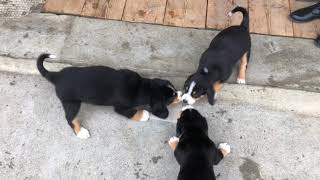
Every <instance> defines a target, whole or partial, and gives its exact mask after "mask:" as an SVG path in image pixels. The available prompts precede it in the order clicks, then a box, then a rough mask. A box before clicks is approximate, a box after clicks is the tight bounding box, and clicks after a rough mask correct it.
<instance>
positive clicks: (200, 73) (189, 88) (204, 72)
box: [182, 7, 251, 105]
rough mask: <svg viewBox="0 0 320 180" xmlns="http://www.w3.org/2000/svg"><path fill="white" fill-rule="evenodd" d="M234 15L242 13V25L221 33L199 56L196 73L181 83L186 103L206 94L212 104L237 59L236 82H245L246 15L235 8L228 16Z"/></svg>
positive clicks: (247, 43)
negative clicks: (238, 65) (237, 72)
mask: <svg viewBox="0 0 320 180" xmlns="http://www.w3.org/2000/svg"><path fill="white" fill-rule="evenodd" d="M236 12H241V13H242V14H243V20H242V23H241V24H240V25H239V26H231V27H228V28H226V29H224V30H222V31H221V32H220V33H219V34H218V35H217V36H216V37H215V38H214V39H213V40H212V42H211V44H210V46H209V48H208V49H207V50H206V51H205V52H204V53H203V54H202V56H201V59H200V63H199V66H198V69H197V71H196V72H195V73H194V74H192V75H190V76H189V77H188V79H187V80H186V82H185V84H184V94H183V96H182V99H183V101H184V102H185V103H188V104H193V103H195V102H196V100H197V99H199V98H200V97H202V96H204V95H207V97H208V102H209V103H210V104H211V105H213V104H214V102H215V99H216V97H217V93H219V92H220V90H221V87H222V83H224V82H225V81H227V80H228V78H229V77H230V75H231V73H232V69H233V67H234V66H235V65H236V64H237V62H238V61H239V60H240V59H241V62H240V68H239V74H238V78H237V83H239V84H245V83H246V68H247V64H248V62H249V58H250V49H251V39H250V34H249V16H248V12H247V10H246V9H244V8H242V7H236V8H235V9H233V10H232V11H231V12H230V13H229V15H230V16H231V15H232V14H233V13H236Z"/></svg>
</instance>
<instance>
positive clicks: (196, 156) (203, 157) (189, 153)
mask: <svg viewBox="0 0 320 180" xmlns="http://www.w3.org/2000/svg"><path fill="white" fill-rule="evenodd" d="M169 145H170V147H171V148H172V150H174V155H175V158H176V160H177V161H178V163H179V165H180V172H179V175H178V180H214V179H216V178H215V174H214V171H213V165H217V164H218V163H219V162H220V161H221V160H222V159H223V157H224V156H226V155H227V154H229V153H230V146H229V145H228V144H227V143H221V144H219V147H218V148H217V147H216V145H215V144H214V142H212V141H211V140H210V138H209V137H208V124H207V121H206V119H205V118H204V117H203V116H201V114H200V113H199V112H198V111H197V110H195V109H193V108H192V107H191V106H186V107H184V108H183V109H182V112H181V115H180V118H179V119H178V121H177V126H176V136H175V137H172V138H170V140H169Z"/></svg>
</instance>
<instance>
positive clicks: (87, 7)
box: [81, 0, 99, 17]
mask: <svg viewBox="0 0 320 180" xmlns="http://www.w3.org/2000/svg"><path fill="white" fill-rule="evenodd" d="M98 3H99V0H86V2H85V3H84V6H83V8H82V11H81V15H82V16H89V17H92V16H95V15H96V11H97V8H98Z"/></svg>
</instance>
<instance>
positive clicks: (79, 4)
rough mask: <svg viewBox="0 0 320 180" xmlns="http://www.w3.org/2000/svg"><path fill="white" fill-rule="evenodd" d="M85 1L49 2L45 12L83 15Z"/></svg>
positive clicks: (50, 0)
mask: <svg viewBox="0 0 320 180" xmlns="http://www.w3.org/2000/svg"><path fill="white" fill-rule="evenodd" d="M84 3H85V0H47V1H46V4H45V5H44V11H45V12H54V13H58V14H74V15H79V14H81V11H82V8H83V6H84Z"/></svg>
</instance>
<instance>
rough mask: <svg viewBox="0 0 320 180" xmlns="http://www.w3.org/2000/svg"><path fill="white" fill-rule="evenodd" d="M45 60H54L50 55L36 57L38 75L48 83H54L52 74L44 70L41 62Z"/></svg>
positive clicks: (53, 56)
mask: <svg viewBox="0 0 320 180" xmlns="http://www.w3.org/2000/svg"><path fill="white" fill-rule="evenodd" d="M46 58H56V56H55V55H52V54H41V55H40V56H39V57H38V60H37V67H38V70H39V72H40V74H41V75H42V76H43V77H45V78H46V79H47V80H48V81H50V82H52V83H54V77H53V74H52V73H51V72H49V71H48V70H46V69H45V68H44V66H43V61H44V60H45V59H46Z"/></svg>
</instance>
